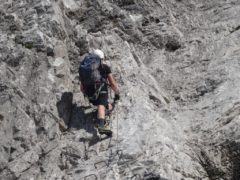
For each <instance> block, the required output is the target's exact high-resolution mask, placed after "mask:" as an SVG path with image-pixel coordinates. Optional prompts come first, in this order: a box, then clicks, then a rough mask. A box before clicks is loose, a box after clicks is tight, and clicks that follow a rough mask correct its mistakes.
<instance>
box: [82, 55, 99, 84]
mask: <svg viewBox="0 0 240 180" xmlns="http://www.w3.org/2000/svg"><path fill="white" fill-rule="evenodd" d="M100 65H101V59H100V58H99V57H98V56H97V55H95V54H90V55H88V56H86V57H85V58H84V60H83V61H82V62H81V63H80V67H79V78H80V80H81V81H82V82H83V84H84V85H94V84H96V83H99V82H101V81H102V76H101V74H100V71H99V67H100Z"/></svg>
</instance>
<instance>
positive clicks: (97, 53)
mask: <svg viewBox="0 0 240 180" xmlns="http://www.w3.org/2000/svg"><path fill="white" fill-rule="evenodd" d="M93 54H95V55H97V56H99V57H100V58H101V59H104V53H103V52H102V51H101V50H100V49H95V50H94V51H93Z"/></svg>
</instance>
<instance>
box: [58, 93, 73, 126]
mask: <svg viewBox="0 0 240 180" xmlns="http://www.w3.org/2000/svg"><path fill="white" fill-rule="evenodd" d="M72 102H73V93H72V92H64V93H63V94H62V97H61V100H60V101H58V102H57V109H58V114H59V117H60V119H61V120H63V121H64V124H65V125H66V126H67V127H69V123H70V119H71V116H72V109H73V104H72Z"/></svg>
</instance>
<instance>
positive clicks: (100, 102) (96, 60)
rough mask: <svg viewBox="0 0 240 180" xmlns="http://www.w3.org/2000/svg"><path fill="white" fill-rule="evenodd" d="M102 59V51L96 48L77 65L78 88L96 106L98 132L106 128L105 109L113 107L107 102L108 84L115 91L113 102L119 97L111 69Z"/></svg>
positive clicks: (102, 132)
mask: <svg viewBox="0 0 240 180" xmlns="http://www.w3.org/2000/svg"><path fill="white" fill-rule="evenodd" d="M103 60H104V53H103V52H102V51H101V50H99V49H96V50H94V51H93V53H90V54H89V55H88V56H86V57H85V58H84V60H83V61H82V62H81V64H80V67H79V77H80V81H81V85H80V89H81V91H82V92H83V94H84V95H85V96H86V97H87V98H88V99H89V101H90V102H91V103H92V104H93V105H95V106H98V111H97V122H96V124H97V128H98V132H99V133H100V134H104V132H105V131H107V130H108V129H107V127H106V126H105V123H106V122H105V113H106V109H107V110H112V108H113V106H112V104H110V103H109V102H108V85H110V87H111V88H112V90H113V91H114V93H115V96H114V102H116V101H118V100H119V98H120V96H119V89H118V87H117V84H116V81H115V79H114V78H113V75H112V73H111V69H110V67H109V66H108V65H106V64H104V63H103Z"/></svg>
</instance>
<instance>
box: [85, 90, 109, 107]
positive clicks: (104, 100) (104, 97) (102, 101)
mask: <svg viewBox="0 0 240 180" xmlns="http://www.w3.org/2000/svg"><path fill="white" fill-rule="evenodd" d="M89 101H90V103H92V104H93V105H94V106H98V105H103V106H105V107H107V106H108V93H104V94H99V96H98V98H97V100H89Z"/></svg>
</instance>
